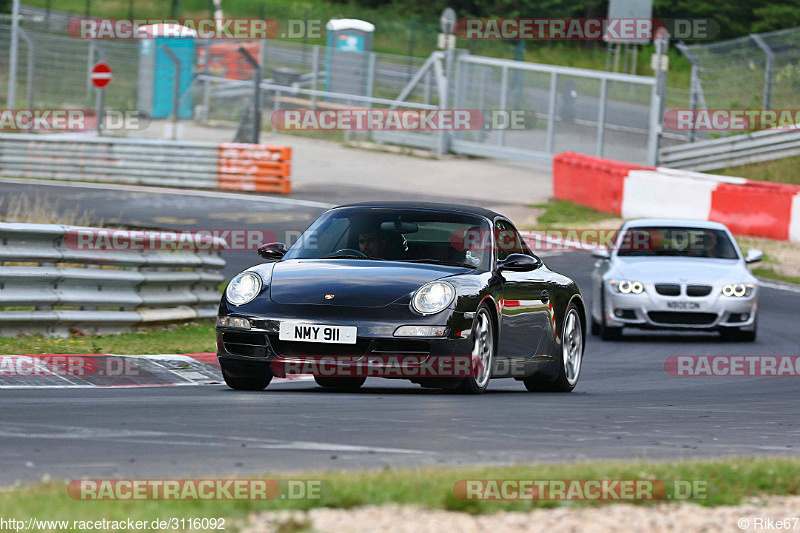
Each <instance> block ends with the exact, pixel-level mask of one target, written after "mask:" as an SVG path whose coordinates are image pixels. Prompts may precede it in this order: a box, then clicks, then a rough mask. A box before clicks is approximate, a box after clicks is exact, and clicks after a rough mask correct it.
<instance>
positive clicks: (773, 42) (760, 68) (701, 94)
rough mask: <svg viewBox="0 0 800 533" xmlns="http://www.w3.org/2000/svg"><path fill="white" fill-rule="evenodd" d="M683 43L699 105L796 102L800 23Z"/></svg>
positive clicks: (754, 105) (775, 106)
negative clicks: (720, 39)
mask: <svg viewBox="0 0 800 533" xmlns="http://www.w3.org/2000/svg"><path fill="white" fill-rule="evenodd" d="M679 48H680V50H681V51H682V52H683V53H684V55H686V57H687V58H688V59H689V61H691V63H692V65H693V67H694V70H695V76H694V77H695V83H693V84H692V87H691V89H690V90H691V94H690V97H691V98H692V100H693V102H695V105H696V106H697V107H699V108H707V109H728V108H732V109H786V108H794V107H796V106H797V94H798V91H800V27H797V28H790V29H787V30H780V31H774V32H769V33H760V34H753V35H750V36H747V37H740V38H738V39H732V40H729V41H723V42H719V43H711V44H698V45H692V46H680V45H679Z"/></svg>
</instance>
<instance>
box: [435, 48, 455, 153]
mask: <svg viewBox="0 0 800 533" xmlns="http://www.w3.org/2000/svg"><path fill="white" fill-rule="evenodd" d="M448 37H449V36H448ZM447 44H448V46H447V51H446V52H445V56H444V57H445V60H444V79H445V82H444V92H443V94H442V96H443V98H442V102H441V103H440V105H439V108H440V109H449V108H450V90H451V89H452V83H451V78H452V74H453V49H452V48H451V47H450V45H449V43H447ZM449 150H450V135H449V133H448V132H447V131H446V130H442V131H441V133H440V135H439V146H438V149H437V153H439V154H446V153H447V152H448V151H449Z"/></svg>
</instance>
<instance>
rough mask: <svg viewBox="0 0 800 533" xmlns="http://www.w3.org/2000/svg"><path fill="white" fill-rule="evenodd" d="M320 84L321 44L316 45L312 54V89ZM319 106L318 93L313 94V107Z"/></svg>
mask: <svg viewBox="0 0 800 533" xmlns="http://www.w3.org/2000/svg"><path fill="white" fill-rule="evenodd" d="M318 84H319V45H318V44H315V45H314V51H313V52H312V54H311V89H312V90H314V91H316V90H317V86H318ZM316 108H317V93H316V92H314V94H312V95H311V109H316Z"/></svg>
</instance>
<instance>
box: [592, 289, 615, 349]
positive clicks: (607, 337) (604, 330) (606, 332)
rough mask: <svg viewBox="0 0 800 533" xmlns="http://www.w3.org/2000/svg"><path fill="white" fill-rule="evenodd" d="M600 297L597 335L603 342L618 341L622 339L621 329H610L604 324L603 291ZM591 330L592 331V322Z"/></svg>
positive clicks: (604, 303) (604, 302)
mask: <svg viewBox="0 0 800 533" xmlns="http://www.w3.org/2000/svg"><path fill="white" fill-rule="evenodd" d="M601 294H602V296H601V298H600V320H601V322H600V325H599V332H598V333H599V334H600V339H602V340H604V341H618V340H620V339H621V338H622V328H615V327H610V326H609V325H608V323H607V322H606V298H605V294H606V292H605V289H603V290H602V292H601ZM592 328H593V329H594V322H592Z"/></svg>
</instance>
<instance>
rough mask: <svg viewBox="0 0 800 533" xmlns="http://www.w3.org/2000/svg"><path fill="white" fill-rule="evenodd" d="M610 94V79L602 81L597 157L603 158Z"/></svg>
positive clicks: (598, 113) (598, 111)
mask: <svg viewBox="0 0 800 533" xmlns="http://www.w3.org/2000/svg"><path fill="white" fill-rule="evenodd" d="M607 93H608V78H603V79H602V80H600V106H599V109H598V110H597V150H596V154H595V155H597V157H603V150H604V149H605V146H604V144H605V137H606V135H605V134H606V98H607Z"/></svg>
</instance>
